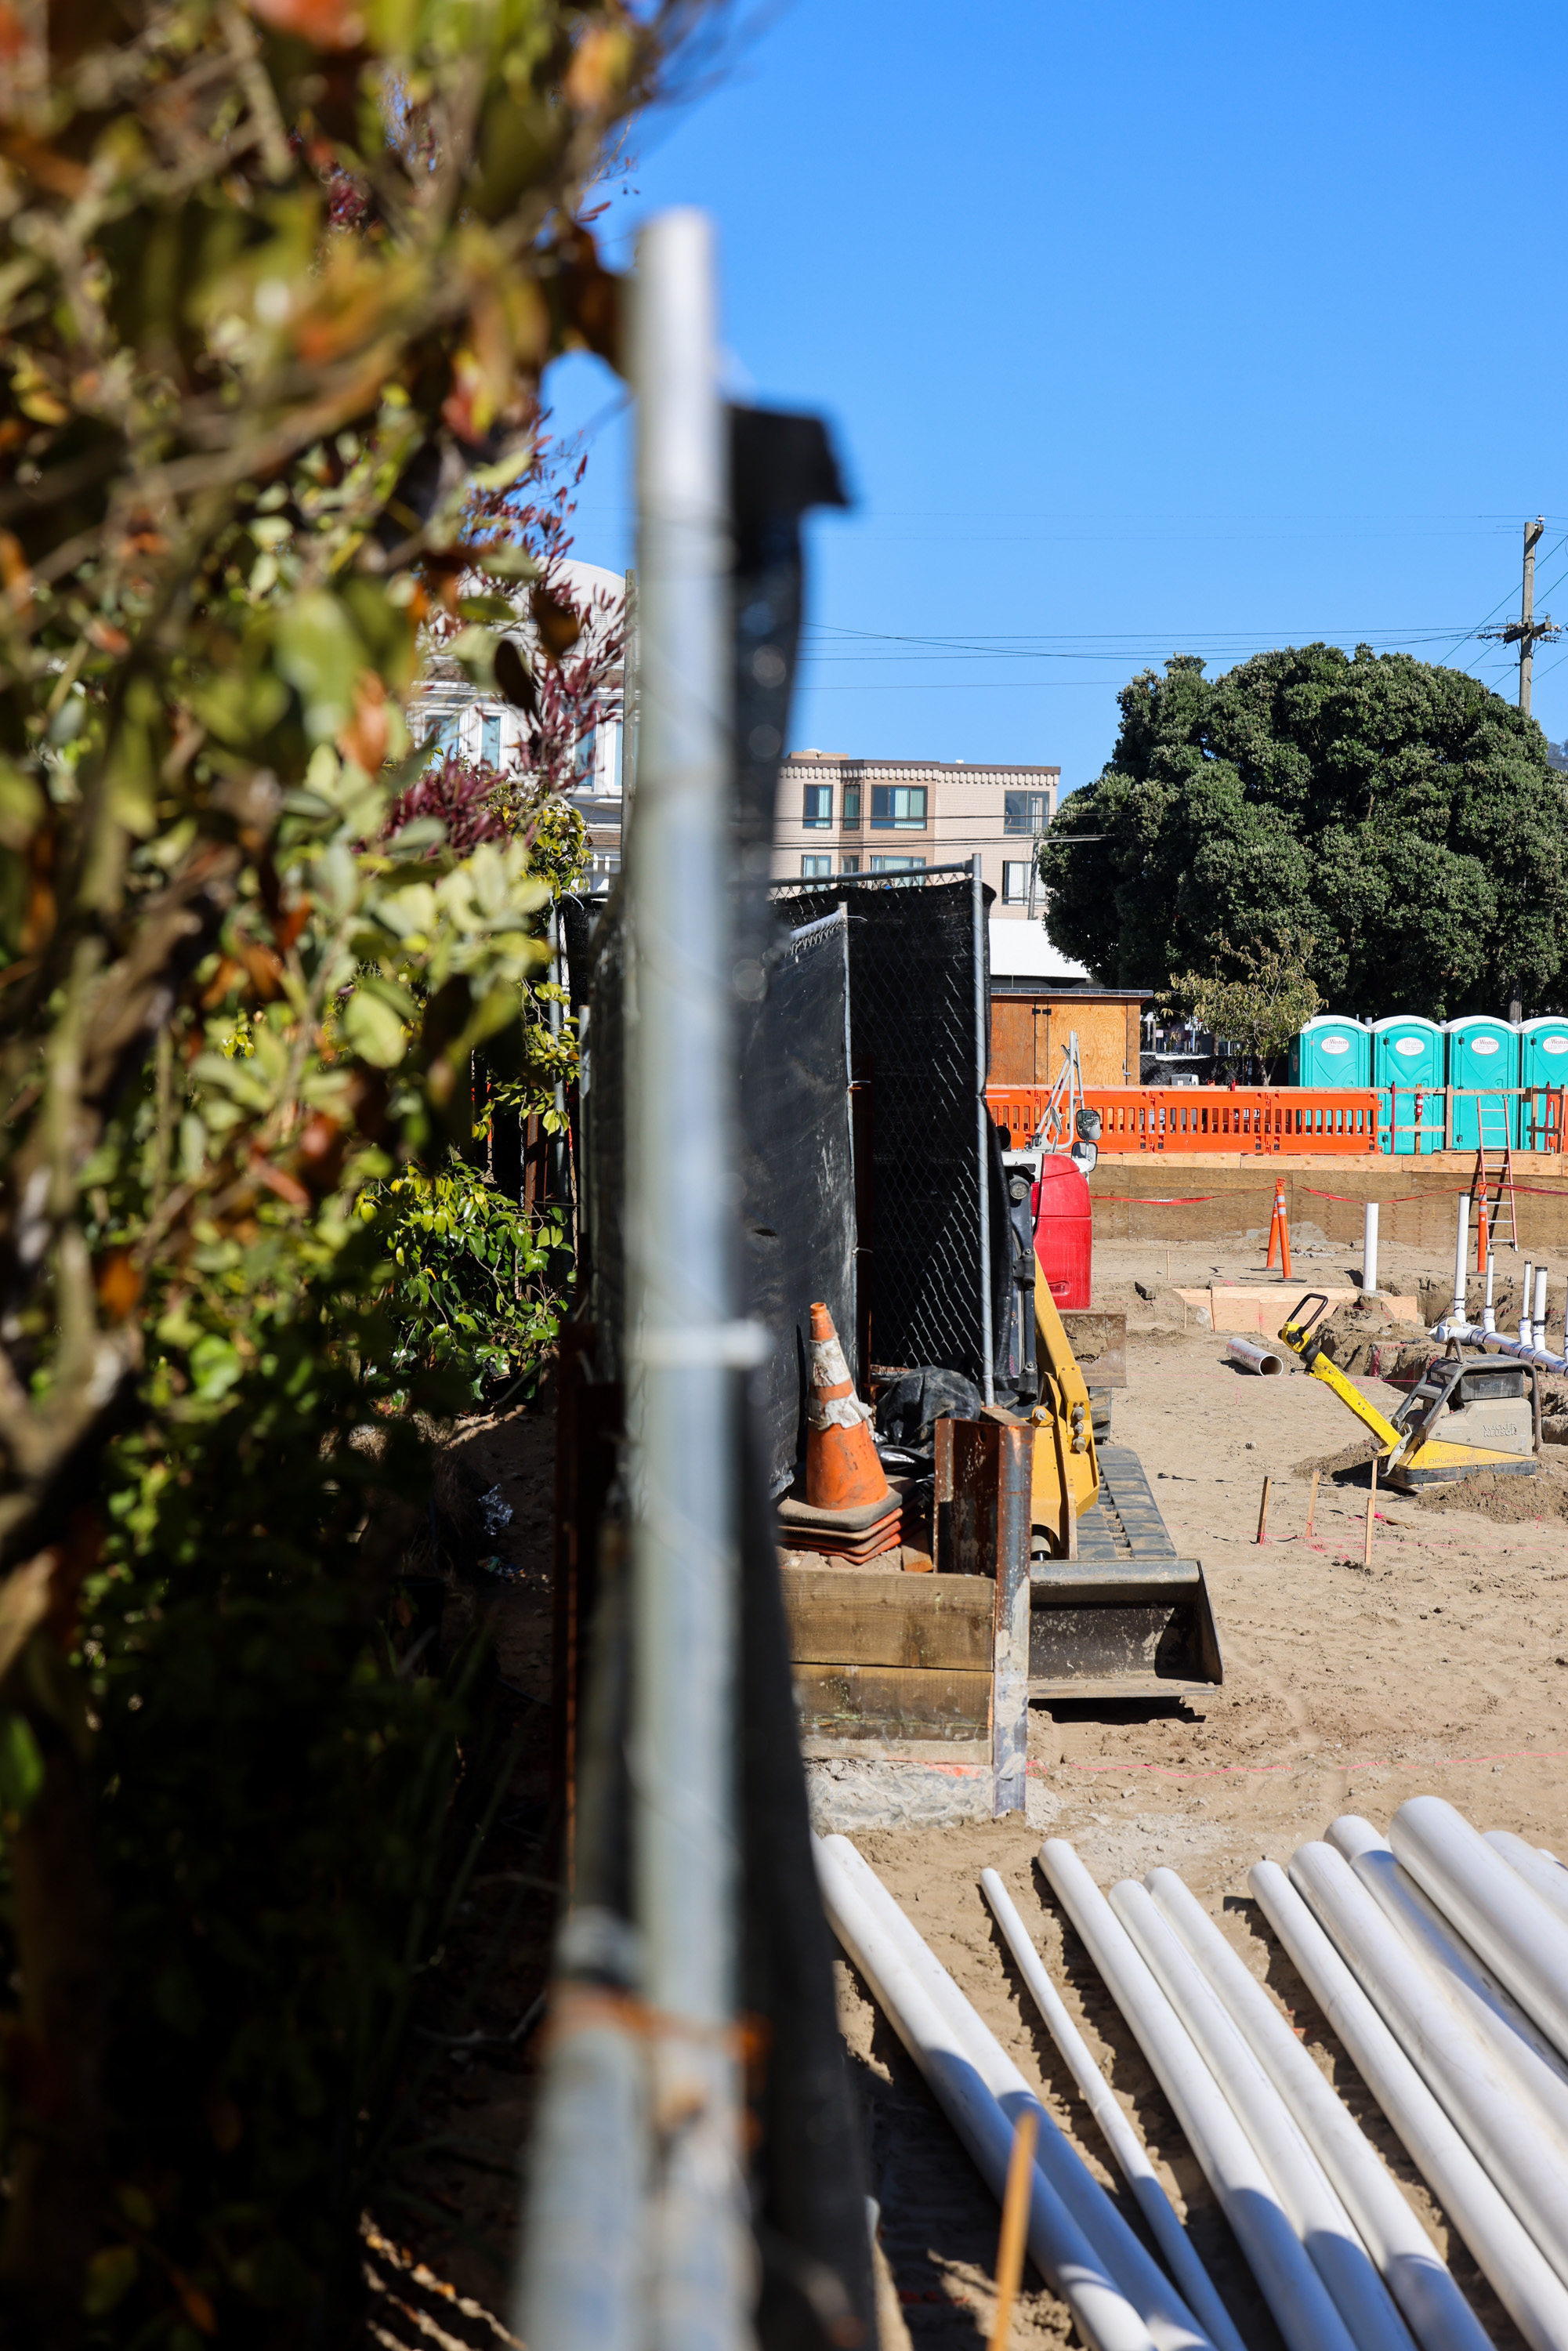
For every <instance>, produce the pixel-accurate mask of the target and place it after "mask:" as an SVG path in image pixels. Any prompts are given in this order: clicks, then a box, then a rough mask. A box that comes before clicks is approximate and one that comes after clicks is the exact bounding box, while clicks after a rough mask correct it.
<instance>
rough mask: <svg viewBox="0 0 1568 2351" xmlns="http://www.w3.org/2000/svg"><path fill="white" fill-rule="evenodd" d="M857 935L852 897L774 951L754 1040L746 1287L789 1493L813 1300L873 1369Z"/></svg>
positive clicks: (746, 1163)
mask: <svg viewBox="0 0 1568 2351" xmlns="http://www.w3.org/2000/svg"><path fill="white" fill-rule="evenodd" d="M848 941H849V925H848V923H847V921H846V919H845V915H844V911H843V909H842V907H839V908H836V909H835V910H834V912H833V913H832V914H829V915H826V916H825V917H824V918H823V919H822V920H821V922H817V923H812V924H810V925H807V926H806V927H805V928H803V929H800V930H798V931H795V932H792V933H791V934H789V935H788V936H787V937H785V938H783V939H781V940H779V943H778V944H777V945H776V946H772V947H771V948H769V949H768V953H767V955H766V956H764V958H763V970H764V975H765V981H766V988H767V993H766V995H765V997H764V998H763V1000H762V1002H761V1003H760V1004H758V1006H757V1007H756V1008H755V1010H754V1012H753V1016H752V1019H750V1021H749V1023H748V1024H747V1034H746V1036H745V1038H744V1040H743V1045H742V1051H741V1065H740V1106H741V1122H742V1156H741V1186H742V1211H741V1218H742V1229H743V1231H744V1234H745V1238H746V1248H747V1259H748V1262H747V1284H746V1286H747V1295H748V1298H749V1301H750V1311H751V1312H752V1313H753V1314H754V1315H755V1316H756V1317H757V1319H758V1321H759V1322H765V1323H766V1324H767V1325H768V1329H769V1330H770V1331H771V1332H773V1334H774V1339H775V1342H776V1343H775V1345H774V1349H773V1352H772V1353H771V1355H770V1357H769V1359H768V1364H767V1365H766V1367H765V1368H764V1370H763V1371H762V1373H761V1374H759V1375H758V1378H757V1379H756V1380H755V1381H754V1382H753V1384H752V1405H753V1409H754V1411H755V1412H756V1413H757V1414H758V1416H759V1420H760V1423H761V1429H762V1437H763V1451H764V1455H765V1459H766V1464H767V1473H768V1490H769V1492H770V1493H771V1494H772V1495H774V1496H775V1497H777V1496H778V1495H779V1494H781V1493H782V1492H783V1491H784V1490H785V1489H786V1488H787V1487H788V1486H789V1484H790V1482H791V1481H792V1479H793V1478H794V1476H795V1470H796V1464H797V1462H798V1460H799V1458H800V1452H801V1448H802V1446H803V1443H804V1437H805V1426H806V1395H807V1389H808V1386H809V1384H810V1361H811V1305H812V1301H813V1300H816V1299H821V1300H822V1301H823V1302H824V1304H825V1305H826V1307H827V1309H828V1311H829V1313H830V1314H831V1316H832V1318H833V1322H834V1324H835V1326H836V1328H837V1330H838V1333H839V1337H840V1340H841V1342H842V1344H843V1350H844V1358H845V1361H846V1362H847V1363H848V1364H849V1368H850V1376H851V1377H852V1378H856V1377H857V1375H858V1369H859V1367H858V1365H857V1364H856V1362H855V1215H854V1207H855V1183H854V1153H853V1147H852V1138H851V1132H850V1045H849V955H848Z"/></svg>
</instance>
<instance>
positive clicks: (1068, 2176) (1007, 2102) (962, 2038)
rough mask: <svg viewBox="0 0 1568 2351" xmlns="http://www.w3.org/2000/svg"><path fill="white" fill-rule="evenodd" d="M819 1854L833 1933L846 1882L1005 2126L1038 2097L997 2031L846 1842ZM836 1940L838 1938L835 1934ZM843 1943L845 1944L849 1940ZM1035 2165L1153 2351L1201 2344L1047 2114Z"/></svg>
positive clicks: (1186, 2350) (1182, 2307)
mask: <svg viewBox="0 0 1568 2351" xmlns="http://www.w3.org/2000/svg"><path fill="white" fill-rule="evenodd" d="M817 1855H818V1864H819V1871H820V1873H821V1875H822V1877H823V1899H824V1903H825V1904H826V1907H827V1910H828V1917H829V1919H830V1922H831V1923H833V1925H834V1931H835V1933H837V1932H838V1927H837V1923H836V1920H835V1919H834V1909H833V1904H834V1901H835V1899H837V1895H836V1893H835V1891H834V1889H835V1887H843V1886H847V1887H848V1889H849V1891H850V1893H851V1894H852V1896H853V1897H854V1900H855V1902H856V1904H858V1906H859V1907H858V1912H857V1916H858V1917H859V1918H860V1920H861V1922H862V1926H864V1925H866V1924H867V1923H868V1922H869V1924H870V1926H872V1927H873V1928H875V1929H876V1931H877V1932H878V1933H879V1934H880V1935H881V1936H883V1938H886V1940H887V1942H888V1944H889V1946H890V1948H892V1949H894V1950H895V1951H896V1952H897V1953H898V1954H899V1955H900V1959H901V1961H902V1964H903V1965H904V1968H905V1969H906V1970H908V1972H909V1974H910V1977H911V1979H912V1980H914V1981H915V1983H917V1984H918V1985H919V1987H920V1989H921V1991H922V1992H923V1993H924V1996H925V1999H926V2000H928V2001H930V2002H931V2003H932V2005H933V2006H934V2007H935V2009H936V2011H937V2013H938V2014H939V2015H940V2016H941V2017H942V2018H943V2019H944V2021H945V2022H946V2026H947V2029H948V2031H949V2032H951V2033H952V2034H953V2035H954V2045H955V2046H956V2048H957V2049H958V2050H959V2051H960V2052H961V2053H962V2055H963V2057H964V2059H965V2061H966V2062H967V2064H968V2065H969V2066H970V2067H971V2068H972V2070H973V2072H974V2074H975V2077H976V2079H977V2081H978V2082H979V2083H980V2084H981V2085H983V2087H984V2088H985V2089H986V2090H987V2091H988V2093H989V2095H991V2096H992V2097H993V2098H995V2099H996V2100H997V2102H998V2105H999V2107H1000V2108H1001V2111H1002V2114H1003V2116H1004V2118H1005V2119H1007V2120H1008V2121H1009V2125H1010V2123H1011V2121H1012V2120H1013V2119H1016V2116H1017V2114H1018V2112H1019V2109H1020V2107H1021V2106H1022V2105H1024V2104H1025V2103H1029V2104H1033V2103H1034V2102H1035V2098H1036V2093H1035V2092H1034V2091H1033V2090H1032V2089H1031V2088H1030V2085H1029V2084H1028V2082H1026V2081H1025V2079H1024V2077H1023V2075H1022V2074H1020V2073H1019V2069H1018V2067H1017V2066H1016V2065H1015V2064H1014V2063H1013V2061H1012V2059H1011V2058H1010V2057H1009V2055H1008V2053H1007V2052H1006V2050H1005V2049H1004V2048H1003V2047H1002V2045H1001V2043H999V2042H998V2039H997V2038H996V2035H995V2034H994V2033H993V2032H990V2031H989V2030H988V2027H987V2026H986V2025H985V2024H983V2023H982V2022H981V2021H980V2019H979V2017H978V2016H977V2014H976V2012H975V2011H974V2009H973V2007H972V2006H971V2005H970V2003H969V2001H967V2000H966V1999H965V1997H964V1995H963V1993H962V1992H961V1991H959V1989H958V1987H957V1985H956V1983H955V1982H954V1980H953V1979H952V1977H951V1976H950V1975H949V1974H948V1972H947V1970H946V1968H945V1967H944V1966H943V1965H942V1962H941V1961H940V1959H937V1957H936V1953H935V1952H934V1951H933V1950H932V1949H930V1947H929V1946H928V1945H927V1944H926V1943H925V1941H924V1939H923V1938H922V1937H921V1935H920V1933H919V1931H918V1929H917V1928H915V1926H914V1925H913V1924H912V1923H911V1921H910V1920H909V1919H908V1918H907V1917H905V1916H904V1912H903V1910H902V1909H901V1908H900V1907H899V1905H898V1904H897V1903H896V1902H895V1901H894V1898H893V1896H892V1895H891V1894H890V1893H889V1892H888V1890H887V1888H886V1886H883V1882H882V1880H881V1878H880V1877H878V1876H877V1874H876V1872H875V1870H874V1869H873V1868H872V1866H871V1865H870V1863H869V1862H868V1861H867V1860H866V1859H865V1858H864V1856H863V1855H862V1854H861V1853H859V1852H858V1851H857V1850H856V1848H855V1846H854V1845H853V1844H852V1843H851V1841H850V1839H849V1838H848V1837H842V1836H832V1837H821V1838H819V1839H818V1842H817ZM824 1865H829V1866H827V1867H824ZM830 1878H831V1883H830V1882H829V1881H830ZM840 1939H841V1941H842V1940H843V1938H842V1936H841V1937H840ZM845 1948H846V1949H848V1948H849V1947H848V1945H847V1944H846V1946H845ZM1035 2164H1036V2168H1037V2169H1038V2170H1039V2171H1040V2174H1041V2176H1042V2177H1043V2178H1044V2179H1045V2181H1046V2183H1047V2185H1048V2186H1049V2187H1050V2189H1051V2192H1052V2194H1053V2195H1055V2196H1056V2197H1057V2199H1059V2201H1060V2202H1061V2205H1062V2207H1063V2209H1064V2210H1066V2212H1067V2214H1068V2216H1069V2218H1070V2219H1071V2221H1072V2223H1073V2225H1074V2226H1075V2227H1076V2228H1077V2229H1078V2230H1079V2231H1081V2233H1082V2236H1083V2238H1084V2240H1085V2241H1086V2242H1087V2243H1088V2244H1089V2245H1090V2246H1091V2247H1092V2251H1093V2252H1094V2255H1095V2257H1096V2259H1097V2260H1098V2261H1099V2262H1101V2263H1102V2265H1103V2268H1104V2270H1105V2272H1106V2273H1107V2275H1110V2276H1113V2277H1114V2278H1115V2279H1116V2281H1117V2283H1118V2285H1119V2286H1120V2288H1121V2290H1122V2291H1123V2292H1124V2294H1125V2295H1126V2296H1127V2299H1128V2301H1129V2302H1130V2303H1131V2304H1132V2305H1133V2307H1134V2309H1135V2310H1136V2312H1137V2313H1138V2315H1139V2317H1140V2319H1141V2320H1142V2322H1143V2324H1144V2325H1145V2326H1146V2327H1147V2328H1148V2330H1149V2334H1150V2335H1151V2337H1152V2338H1153V2340H1154V2342H1155V2345H1156V2346H1160V2351H1190V2347H1191V2346H1205V2345H1207V2344H1208V2342H1209V2338H1208V2336H1207V2335H1206V2334H1205V2333H1204V2331H1203V2329H1202V2327H1201V2326H1200V2325H1198V2324H1197V2321H1196V2320H1195V2318H1194V2316H1193V2314H1192V2312H1191V2311H1190V2310H1189V2309H1188V2307H1187V2305H1186V2302H1185V2301H1184V2300H1183V2299H1182V2297H1181V2295H1180V2294H1178V2293H1177V2292H1176V2288H1175V2287H1174V2286H1173V2285H1172V2283H1171V2282H1170V2279H1169V2278H1168V2277H1167V2276H1166V2273H1165V2272H1164V2271H1163V2270H1162V2269H1161V2268H1160V2266H1159V2263H1158V2262H1155V2261H1154V2260H1153V2259H1152V2258H1151V2256H1150V2254H1149V2253H1148V2252H1147V2250H1146V2248H1145V2245H1144V2244H1143V2242H1142V2241H1141V2240H1140V2239H1139V2238H1138V2237H1137V2236H1136V2235H1135V2234H1134V2231H1132V2230H1131V2229H1130V2228H1129V2227H1128V2226H1127V2223H1126V2222H1125V2220H1124V2219H1123V2218H1122V2215H1121V2213H1120V2212H1119V2211H1118V2210H1117V2209H1116V2207H1115V2205H1114V2204H1113V2203H1112V2201H1111V2199H1110V2198H1109V2197H1108V2196H1107V2195H1106V2194H1105V2191H1104V2189H1103V2188H1102V2187H1101V2186H1100V2184H1099V2182H1098V2181H1097V2180H1096V2179H1094V2177H1093V2175H1092V2172H1091V2171H1090V2170H1089V2168H1088V2167H1087V2166H1086V2165H1085V2164H1084V2163H1083V2161H1082V2158H1080V2156H1079V2155H1078V2153H1077V2151H1076V2149H1075V2148H1073V2147H1071V2145H1070V2144H1069V2143H1068V2141H1067V2140H1066V2139H1065V2138H1064V2137H1063V2136H1062V2134H1061V2132H1060V2131H1059V2130H1058V2129H1057V2127H1056V2125H1055V2124H1054V2123H1053V2122H1052V2121H1051V2118H1050V2117H1049V2116H1044V2117H1042V2121H1041V2126H1040V2140H1039V2145H1038V2147H1037V2150H1036V2155H1035ZM1211 2351H1212V2346H1211Z"/></svg>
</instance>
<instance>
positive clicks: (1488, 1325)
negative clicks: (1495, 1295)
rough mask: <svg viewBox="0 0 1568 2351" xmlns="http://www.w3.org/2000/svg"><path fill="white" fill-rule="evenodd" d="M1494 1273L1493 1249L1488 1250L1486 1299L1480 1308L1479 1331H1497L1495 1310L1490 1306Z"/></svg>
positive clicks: (1495, 1259)
mask: <svg viewBox="0 0 1568 2351" xmlns="http://www.w3.org/2000/svg"><path fill="white" fill-rule="evenodd" d="M1496 1271H1497V1251H1496V1250H1495V1249H1488V1251H1487V1288H1486V1299H1485V1302H1484V1303H1483V1305H1482V1307H1481V1329H1482V1330H1483V1331H1495V1330H1496V1329H1497V1309H1496V1308H1495V1307H1494V1306H1493V1304H1492V1276H1493V1274H1494V1273H1495V1272H1496Z"/></svg>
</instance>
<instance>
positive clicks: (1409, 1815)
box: [1388, 1796, 1568, 2053]
mask: <svg viewBox="0 0 1568 2351" xmlns="http://www.w3.org/2000/svg"><path fill="white" fill-rule="evenodd" d="M1388 1842H1389V1844H1391V1845H1392V1846H1393V1848H1394V1850H1395V1852H1396V1854H1397V1855H1398V1856H1399V1858H1400V1860H1401V1861H1402V1862H1403V1863H1404V1865H1405V1866H1406V1869H1407V1870H1408V1871H1409V1872H1410V1875H1411V1876H1412V1877H1414V1878H1415V1879H1416V1882H1417V1883H1418V1884H1419V1885H1420V1886H1424V1887H1425V1888H1426V1890H1427V1893H1428V1894H1429V1895H1430V1896H1431V1897H1432V1899H1433V1901H1434V1902H1436V1903H1437V1907H1438V1908H1439V1909H1440V1910H1442V1911H1443V1912H1444V1913H1445V1915H1446V1916H1447V1917H1449V1918H1451V1919H1452V1920H1453V1922H1454V1924H1455V1926H1456V1927H1457V1928H1458V1930H1459V1932H1460V1934H1461V1935H1463V1936H1464V1937H1465V1938H1466V1939H1467V1940H1468V1941H1469V1942H1471V1943H1473V1944H1474V1945H1475V1947H1476V1949H1477V1950H1478V1951H1479V1953H1480V1955H1481V1957H1482V1959H1485V1960H1486V1961H1487V1963H1488V1965H1489V1966H1490V1967H1491V1968H1493V1969H1495V1970H1496V1971H1497V1973H1498V1974H1499V1975H1500V1977H1501V1979H1502V1980H1503V1982H1504V1983H1505V1984H1506V1985H1507V1986H1508V1988H1509V1990H1510V1991H1511V1992H1512V1994H1513V1996H1514V1998H1515V2000H1517V2001H1518V2002H1519V2004H1520V2006H1521V2008H1523V2009H1527V2010H1528V2011H1529V2012H1530V2014H1531V2016H1532V2017H1533V2018H1534V2019H1535V2022H1537V2024H1539V2025H1540V2027H1541V2029H1542V2032H1545V2033H1547V2034H1549V2035H1550V2037H1551V2039H1552V2043H1553V2044H1554V2045H1555V2046H1556V2048H1557V2049H1558V2050H1560V2051H1562V2052H1563V2053H1568V1944H1565V1943H1564V1941H1563V1927H1562V1922H1561V1920H1560V1919H1559V1918H1558V1917H1556V1916H1555V1914H1554V1913H1553V1911H1552V1908H1551V1907H1550V1906H1549V1905H1548V1904H1547V1903H1545V1902H1544V1901H1542V1897H1541V1896H1540V1895H1539V1894H1537V1893H1536V1892H1535V1891H1534V1889H1533V1887H1531V1886H1527V1885H1525V1884H1524V1882H1523V1880H1522V1879H1521V1877H1520V1876H1519V1875H1518V1873H1517V1871H1515V1870H1512V1869H1511V1868H1510V1867H1509V1865H1508V1864H1507V1862H1506V1861H1504V1859H1503V1857H1502V1855H1500V1853H1498V1852H1497V1851H1496V1850H1495V1848H1494V1847H1492V1846H1491V1845H1489V1844H1488V1843H1487V1841H1486V1839H1485V1837H1483V1836H1481V1835H1480V1834H1479V1832H1478V1831H1476V1830H1475V1829H1473V1828H1472V1827H1471V1826H1470V1824H1469V1821H1467V1820H1466V1819H1465V1817H1464V1815H1463V1813H1457V1812H1456V1811H1455V1810H1454V1807H1453V1805H1452V1804H1450V1803H1448V1802H1446V1801H1445V1800H1444V1798H1443V1797H1441V1796H1412V1797H1411V1798H1410V1799H1409V1801H1408V1802H1406V1803H1403V1804H1401V1805H1400V1807H1399V1810H1398V1811H1397V1812H1396V1813H1395V1815H1394V1819H1393V1823H1392V1824H1391V1826H1390V1828H1389V1831H1388Z"/></svg>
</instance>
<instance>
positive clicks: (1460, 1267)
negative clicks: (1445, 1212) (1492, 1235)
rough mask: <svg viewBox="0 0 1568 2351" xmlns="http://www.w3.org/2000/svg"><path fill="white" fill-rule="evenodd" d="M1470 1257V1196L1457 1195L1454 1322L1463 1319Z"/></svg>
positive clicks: (1466, 1194) (1465, 1193)
mask: <svg viewBox="0 0 1568 2351" xmlns="http://www.w3.org/2000/svg"><path fill="white" fill-rule="evenodd" d="M1469 1259H1470V1196H1469V1193H1468V1192H1461V1193H1460V1195H1459V1226H1458V1233H1457V1234H1456V1236H1455V1239H1454V1307H1453V1319H1454V1321H1455V1322H1463V1321H1464V1320H1465V1283H1466V1280H1467V1279H1468V1277H1469V1270H1470V1266H1469Z"/></svg>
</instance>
